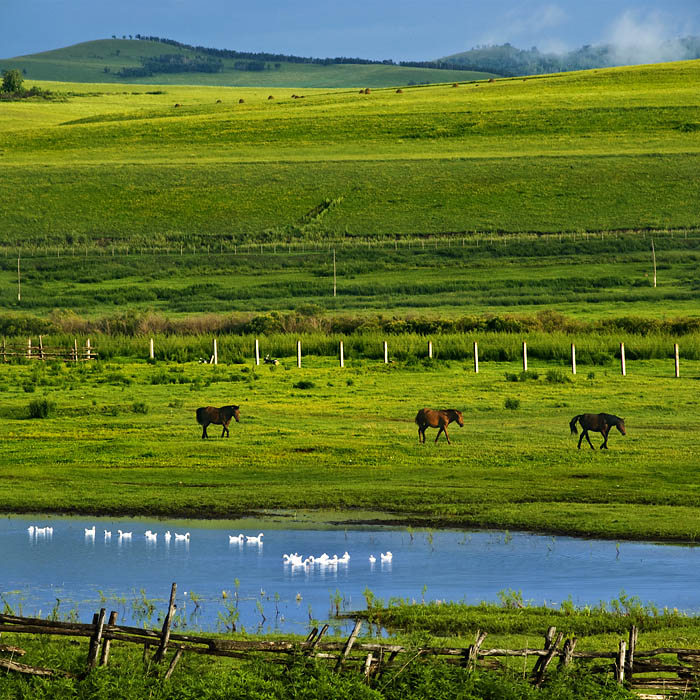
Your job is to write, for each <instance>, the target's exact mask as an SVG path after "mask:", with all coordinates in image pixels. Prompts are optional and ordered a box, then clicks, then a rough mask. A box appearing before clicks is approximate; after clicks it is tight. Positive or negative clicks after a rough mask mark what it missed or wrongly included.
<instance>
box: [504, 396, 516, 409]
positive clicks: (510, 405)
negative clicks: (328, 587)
mask: <svg viewBox="0 0 700 700" xmlns="http://www.w3.org/2000/svg"><path fill="white" fill-rule="evenodd" d="M504 406H505V407H506V408H507V409H508V410H509V411H517V410H518V409H519V408H520V399H512V398H507V399H506V400H505V402H504Z"/></svg>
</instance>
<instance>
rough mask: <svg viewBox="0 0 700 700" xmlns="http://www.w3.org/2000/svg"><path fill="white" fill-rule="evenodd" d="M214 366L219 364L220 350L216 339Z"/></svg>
mask: <svg viewBox="0 0 700 700" xmlns="http://www.w3.org/2000/svg"><path fill="white" fill-rule="evenodd" d="M214 364H215V365H218V364H219V349H218V348H217V346H216V338H214Z"/></svg>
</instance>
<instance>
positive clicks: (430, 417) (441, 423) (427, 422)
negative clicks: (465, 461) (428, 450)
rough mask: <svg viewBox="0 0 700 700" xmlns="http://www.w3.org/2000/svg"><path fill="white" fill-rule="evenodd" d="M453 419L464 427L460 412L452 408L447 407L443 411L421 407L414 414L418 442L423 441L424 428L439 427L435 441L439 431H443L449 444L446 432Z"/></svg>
mask: <svg viewBox="0 0 700 700" xmlns="http://www.w3.org/2000/svg"><path fill="white" fill-rule="evenodd" d="M453 421H455V422H456V423H457V424H458V425H459V427H460V428H463V427H464V420H463V418H462V412H461V411H456V410H455V409H454V408H447V409H445V410H444V411H439V410H437V411H436V410H434V409H432V408H421V410H420V411H418V415H416V425H417V426H418V442H420V443H424V442H425V429H426V428H439V430H438V434H437V437H436V438H435V442H437V441H438V438H439V437H440V433H445V437H446V438H447V444H448V445H451V444H452V443H451V442H450V436H449V435H448V434H447V426H448V425H449V424H450V423H452V422H453Z"/></svg>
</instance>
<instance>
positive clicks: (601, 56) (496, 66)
mask: <svg viewBox="0 0 700 700" xmlns="http://www.w3.org/2000/svg"><path fill="white" fill-rule="evenodd" d="M697 58H700V37H697V36H686V37H682V38H678V39H671V40H668V39H667V40H660V39H656V38H655V37H653V36H649V35H641V36H638V35H634V34H633V33H632V32H630V33H628V34H620V35H619V37H617V41H615V42H614V43H609V44H599V45H596V46H591V45H587V46H582V47H581V48H578V49H575V50H574V51H569V52H566V53H561V54H559V53H545V52H542V51H540V50H538V49H537V47H535V46H533V47H532V48H531V49H519V48H516V47H515V46H512V45H511V44H509V43H506V44H501V45H499V46H478V47H476V48H473V49H470V50H469V51H464V52H462V53H457V54H453V55H451V56H446V57H444V58H442V59H439V61H437V63H441V62H444V63H445V64H446V65H450V66H460V67H462V68H468V69H470V70H479V71H487V72H492V73H498V74H500V75H504V76H517V75H537V74H541V73H561V72H566V71H574V70H588V69H591V68H613V67H615V66H629V65H638V64H646V63H665V62H667V61H685V60H692V59H697Z"/></svg>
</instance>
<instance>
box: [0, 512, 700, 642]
mask: <svg viewBox="0 0 700 700" xmlns="http://www.w3.org/2000/svg"><path fill="white" fill-rule="evenodd" d="M0 557H1V561H2V565H1V566H0V594H1V595H2V603H3V606H4V607H6V608H9V609H11V610H12V611H14V612H15V613H18V614H24V615H42V616H45V615H48V614H50V613H51V611H52V610H53V609H55V608H56V606H58V611H59V615H60V614H64V615H65V614H68V613H69V612H70V611H73V612H77V614H78V616H79V617H80V619H81V620H89V619H91V616H92V613H93V612H95V611H96V610H97V609H99V608H100V607H105V608H107V609H108V611H109V610H112V609H114V610H117V611H118V613H119V617H120V621H121V622H124V623H130V624H147V623H148V624H156V623H157V622H158V618H159V615H162V614H164V612H165V608H166V606H167V600H168V596H169V593H170V584H171V583H172V582H173V581H175V582H177V584H178V597H177V603H178V620H177V621H178V625H179V626H180V627H187V628H190V629H200V628H201V629H212V630H215V629H219V630H221V631H224V630H228V629H231V628H232V625H233V624H235V625H236V626H237V627H238V628H239V629H241V627H244V628H245V629H246V630H248V631H256V630H260V631H270V630H282V631H286V632H296V633H304V632H305V631H306V630H307V628H308V627H309V625H310V624H311V623H312V622H314V621H316V620H325V619H327V618H328V616H329V615H330V614H332V613H334V612H338V611H343V610H352V609H364V608H365V607H366V603H365V601H366V597H367V596H372V597H374V598H375V599H376V598H379V599H383V600H384V601H389V599H391V598H401V599H404V600H409V601H416V602H420V601H422V600H425V601H429V600H450V601H464V602H467V603H478V602H480V601H482V600H488V601H497V600H498V593H499V592H500V591H506V590H513V591H521V592H522V597H523V599H524V600H525V601H531V602H532V603H534V604H542V603H546V604H548V605H556V604H558V603H560V602H561V601H563V600H567V599H568V598H569V597H570V598H571V600H572V601H573V602H574V604H576V605H587V604H592V605H595V604H598V603H599V602H600V601H601V600H604V601H607V600H611V599H613V598H616V597H617V596H618V595H619V594H620V592H621V591H622V590H624V591H626V592H627V594H629V595H635V596H638V597H639V598H641V600H642V601H643V602H644V603H647V602H649V603H654V604H655V605H657V606H658V607H664V606H668V607H677V608H679V609H681V610H685V611H688V612H697V611H698V610H700V592H699V591H698V589H697V586H696V585H695V578H696V577H695V572H696V570H697V566H698V563H700V559H699V557H700V550H698V549H696V548H689V547H674V546H661V545H653V544H645V543H627V542H625V543H622V544H620V543H618V542H614V541H603V540H577V539H572V538H565V537H551V536H537V535H527V534H521V533H515V534H513V533H507V532H506V533H502V532H500V533H499V532H457V531H442V530H440V531H423V532H421V531H415V530H412V529H411V528H408V529H390V528H386V529H380V530H376V529H375V530H371V531H370V530H366V529H357V530H347V529H338V530H267V531H266V532H264V533H259V532H258V531H257V529H256V531H255V532H253V531H251V530H246V528H245V522H242V521H237V522H232V523H231V527H230V528H229V529H226V530H222V529H211V528H209V527H207V524H206V523H202V522H197V521H190V522H188V523H186V526H185V527H183V524H182V523H181V522H178V523H174V522H167V521H128V520H115V521H110V520H106V519H99V520H98V519H93V520H91V521H87V520H82V519H76V518H59V517H56V518H53V517H52V518H50V519H48V518H45V519H44V520H37V519H26V518H20V517H11V518H5V519H3V520H0ZM338 626H339V628H342V629H343V630H345V624H344V623H339V625H338Z"/></svg>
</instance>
